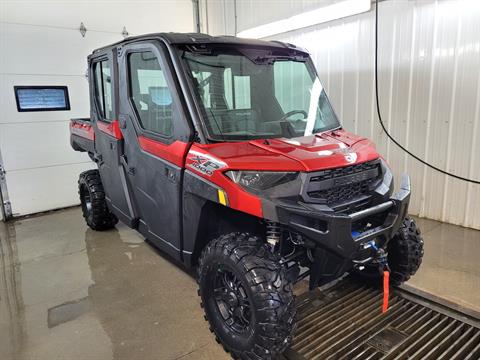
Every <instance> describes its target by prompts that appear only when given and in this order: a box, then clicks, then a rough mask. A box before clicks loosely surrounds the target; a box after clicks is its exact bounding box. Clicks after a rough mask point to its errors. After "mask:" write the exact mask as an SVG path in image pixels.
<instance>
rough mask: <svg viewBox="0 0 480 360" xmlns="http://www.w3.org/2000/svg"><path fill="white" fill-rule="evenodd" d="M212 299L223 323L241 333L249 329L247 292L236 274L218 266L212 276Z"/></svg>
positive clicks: (249, 306) (250, 314)
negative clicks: (213, 276)
mask: <svg viewBox="0 0 480 360" xmlns="http://www.w3.org/2000/svg"><path fill="white" fill-rule="evenodd" d="M213 291H214V299H215V303H216V305H217V308H218V311H219V313H220V315H221V318H222V319H223V321H224V323H225V325H226V326H227V327H228V328H230V329H231V330H233V331H235V332H237V333H240V334H243V333H245V332H248V331H249V330H250V327H251V324H252V312H251V305H250V300H249V299H248V294H247V291H246V290H245V288H244V287H243V285H242V283H241V282H240V280H239V279H238V278H237V276H236V275H235V274H234V273H233V272H232V271H230V270H228V269H224V268H220V269H218V270H217V272H216V274H215V278H214V287H213Z"/></svg>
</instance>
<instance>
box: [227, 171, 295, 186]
mask: <svg viewBox="0 0 480 360" xmlns="http://www.w3.org/2000/svg"><path fill="white" fill-rule="evenodd" d="M225 175H227V176H228V177H229V178H230V179H232V181H233V182H234V183H236V184H238V185H240V186H242V187H244V188H247V189H252V190H257V191H258V190H266V189H269V188H271V187H274V186H277V185H280V184H284V183H287V182H290V181H293V180H295V179H296V178H297V176H298V172H279V171H227V172H225Z"/></svg>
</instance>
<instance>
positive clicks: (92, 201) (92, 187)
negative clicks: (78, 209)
mask: <svg viewBox="0 0 480 360" xmlns="http://www.w3.org/2000/svg"><path fill="white" fill-rule="evenodd" d="M78 194H79V195H80V203H81V205H82V214H83V217H84V218H85V221H86V222H87V225H88V226H89V227H90V228H92V229H93V230H97V231H103V230H108V229H111V228H113V227H114V226H115V224H116V223H117V222H118V219H117V217H116V216H115V215H114V214H112V213H111V212H110V210H109V209H108V206H107V201H106V199H105V190H104V189H103V184H102V179H101V178H100V172H99V171H98V170H87V171H84V172H83V173H81V174H80V177H79V179H78Z"/></svg>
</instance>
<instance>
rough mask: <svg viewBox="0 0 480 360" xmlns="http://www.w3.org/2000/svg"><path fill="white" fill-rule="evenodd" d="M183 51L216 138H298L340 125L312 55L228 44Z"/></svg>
mask: <svg viewBox="0 0 480 360" xmlns="http://www.w3.org/2000/svg"><path fill="white" fill-rule="evenodd" d="M180 55H181V57H182V59H183V60H184V62H185V64H186V65H187V69H188V72H189V74H190V75H191V79H192V82H193V84H194V85H193V87H194V91H195V92H196V96H197V97H198V99H199V102H200V104H201V107H202V109H201V110H202V113H203V118H204V119H203V122H204V126H205V127H206V130H207V133H208V137H209V139H210V140H213V141H228V140H234V141H235V140H236V141H240V140H251V139H263V138H278V137H284V138H293V137H299V136H305V135H311V134H314V133H317V132H322V131H326V130H330V129H334V128H338V127H339V126H340V124H339V122H338V120H337V117H336V116H335V113H334V111H333V109H332V107H331V105H330V102H329V100H328V98H327V95H326V94H325V90H324V88H323V86H322V84H321V83H320V80H319V78H318V77H317V75H316V72H315V69H314V67H313V65H312V63H311V62H310V61H309V60H308V57H306V55H303V56H292V55H290V56H289V55H288V53H283V54H281V53H279V51H277V50H276V52H275V54H272V50H258V49H253V48H252V49H248V48H247V49H245V48H243V49H242V48H240V49H238V48H237V49H233V48H232V49H229V48H228V47H225V46H223V47H222V48H221V49H219V50H216V49H213V50H212V49H210V50H209V51H204V52H194V51H189V50H188V49H184V50H182V51H181V52H180Z"/></svg>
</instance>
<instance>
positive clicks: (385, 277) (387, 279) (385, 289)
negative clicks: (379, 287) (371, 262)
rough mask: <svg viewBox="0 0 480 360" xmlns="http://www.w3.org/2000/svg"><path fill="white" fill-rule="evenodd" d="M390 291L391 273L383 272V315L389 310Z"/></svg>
mask: <svg viewBox="0 0 480 360" xmlns="http://www.w3.org/2000/svg"><path fill="white" fill-rule="evenodd" d="M389 291H390V273H389V272H388V271H384V272H383V307H382V313H384V314H385V313H386V312H387V310H388V294H389Z"/></svg>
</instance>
